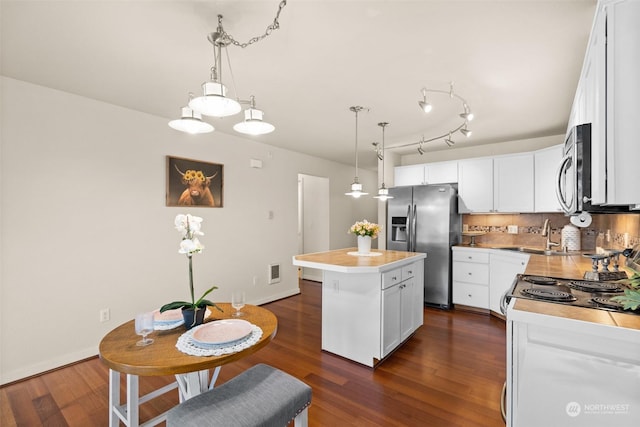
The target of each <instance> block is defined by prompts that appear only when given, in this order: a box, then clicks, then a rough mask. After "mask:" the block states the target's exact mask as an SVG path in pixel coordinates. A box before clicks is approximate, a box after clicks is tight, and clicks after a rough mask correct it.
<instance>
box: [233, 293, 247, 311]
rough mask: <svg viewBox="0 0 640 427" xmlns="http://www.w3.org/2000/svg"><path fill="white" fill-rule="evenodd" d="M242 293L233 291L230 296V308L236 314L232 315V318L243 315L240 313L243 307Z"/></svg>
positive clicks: (243, 296)
mask: <svg viewBox="0 0 640 427" xmlns="http://www.w3.org/2000/svg"><path fill="white" fill-rule="evenodd" d="M244 298H245V295H244V292H243V291H234V292H233V293H232V294H231V307H233V308H235V309H236V312H235V313H234V314H233V316H234V317H241V316H244V313H243V312H241V311H240V309H241V308H242V307H244Z"/></svg>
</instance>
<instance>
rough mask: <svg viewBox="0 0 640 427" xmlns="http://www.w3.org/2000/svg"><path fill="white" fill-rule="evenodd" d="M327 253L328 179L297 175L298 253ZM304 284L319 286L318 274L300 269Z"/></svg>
mask: <svg viewBox="0 0 640 427" xmlns="http://www.w3.org/2000/svg"><path fill="white" fill-rule="evenodd" d="M328 250H329V178H326V177H320V176H313V175H305V174H298V253H299V254H308V253H312V252H324V251H328ZM300 270H301V277H302V278H303V279H305V280H314V281H317V282H322V271H321V270H317V269H314V268H302V269H300Z"/></svg>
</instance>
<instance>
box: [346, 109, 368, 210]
mask: <svg viewBox="0 0 640 427" xmlns="http://www.w3.org/2000/svg"><path fill="white" fill-rule="evenodd" d="M349 110H350V111H353V112H354V113H355V115H356V144H355V157H356V174H355V177H354V178H353V183H352V184H351V191H349V192H348V193H344V194H345V196H351V197H353V198H354V199H357V198H359V197H360V196H366V195H367V194H369V193H365V192H364V191H362V184H360V181H359V180H358V113H359V112H360V111H362V110H364V107H361V106H359V105H356V106H353V107H349Z"/></svg>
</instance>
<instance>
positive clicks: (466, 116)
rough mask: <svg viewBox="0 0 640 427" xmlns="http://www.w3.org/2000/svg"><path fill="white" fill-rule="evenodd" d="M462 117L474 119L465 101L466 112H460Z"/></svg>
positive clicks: (467, 119) (468, 119) (469, 119)
mask: <svg viewBox="0 0 640 427" xmlns="http://www.w3.org/2000/svg"><path fill="white" fill-rule="evenodd" d="M460 117H462V118H463V119H465V120H466V121H468V122H470V121H471V120H473V113H472V112H471V111H470V110H469V106H468V105H467V103H466V102H465V103H464V113H460Z"/></svg>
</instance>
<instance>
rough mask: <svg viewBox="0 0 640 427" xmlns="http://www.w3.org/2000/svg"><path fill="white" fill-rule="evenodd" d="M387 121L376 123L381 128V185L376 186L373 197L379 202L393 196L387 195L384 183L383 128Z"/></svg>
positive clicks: (387, 191) (387, 190)
mask: <svg viewBox="0 0 640 427" xmlns="http://www.w3.org/2000/svg"><path fill="white" fill-rule="evenodd" d="M388 125H389V123H387V122H381V123H378V126H380V127H381V128H382V159H381V161H382V185H381V186H380V188H378V195H377V196H373V198H374V199H378V200H380V201H381V202H386V201H387V200H389V199H393V196H390V195H389V189H388V188H387V187H385V185H384V128H385V127H387V126H388Z"/></svg>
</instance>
